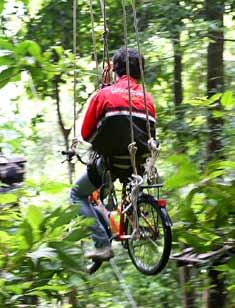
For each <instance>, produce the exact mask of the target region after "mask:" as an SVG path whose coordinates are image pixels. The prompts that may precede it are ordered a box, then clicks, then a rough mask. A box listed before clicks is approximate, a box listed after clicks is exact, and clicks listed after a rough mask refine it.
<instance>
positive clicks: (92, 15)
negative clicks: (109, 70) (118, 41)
mask: <svg viewBox="0 0 235 308" xmlns="http://www.w3.org/2000/svg"><path fill="white" fill-rule="evenodd" d="M89 4H90V18H91V30H92V42H93V53H94V60H95V68H96V83H97V88H98V87H99V64H98V56H97V48H96V35H95V21H94V14H93V6H92V0H89Z"/></svg>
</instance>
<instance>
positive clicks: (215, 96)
mask: <svg viewBox="0 0 235 308" xmlns="http://www.w3.org/2000/svg"><path fill="white" fill-rule="evenodd" d="M221 96H222V93H216V94H214V95H212V96H211V97H210V98H209V99H208V101H209V102H210V104H213V103H215V102H216V101H218V100H219V99H220V98H221Z"/></svg>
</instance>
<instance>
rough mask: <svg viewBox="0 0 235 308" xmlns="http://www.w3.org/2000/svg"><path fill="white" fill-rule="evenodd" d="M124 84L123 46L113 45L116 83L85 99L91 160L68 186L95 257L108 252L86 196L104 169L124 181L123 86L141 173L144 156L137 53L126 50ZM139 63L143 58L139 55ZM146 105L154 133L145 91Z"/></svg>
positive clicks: (127, 129)
mask: <svg viewBox="0 0 235 308" xmlns="http://www.w3.org/2000/svg"><path fill="white" fill-rule="evenodd" d="M128 58H129V71H130V77H129V85H128V76H127V72H126V50H125V49H124V48H121V49H119V50H118V51H117V52H116V53H115V55H114V57H113V72H114V73H115V77H116V82H115V83H114V84H113V85H111V86H107V87H105V88H103V89H101V90H98V91H97V92H95V93H94V94H93V95H92V97H91V98H90V102H89V106H88V109H87V111H86V114H85V117H84V120H83V124H82V130H81V134H82V137H83V139H84V140H85V141H87V142H89V143H91V145H92V149H93V150H94V152H95V153H96V155H94V156H93V158H94V159H93V161H92V163H91V164H89V165H88V167H87V169H86V170H85V172H84V173H83V174H82V175H81V176H80V177H79V178H78V180H77V181H76V183H75V185H74V187H73V188H72V190H71V194H70V197H71V201H72V203H73V204H79V206H80V210H79V213H80V214H81V215H83V216H85V217H92V218H94V223H93V224H92V226H91V230H92V238H93V240H94V243H95V249H94V250H93V251H91V252H89V253H87V254H86V257H88V258H92V259H98V260H101V261H104V260H109V259H110V258H112V257H113V251H112V248H111V244H110V241H109V238H108V236H107V233H106V231H105V230H104V227H103V225H102V224H101V223H100V221H99V218H98V217H97V214H96V211H95V209H94V207H93V206H92V204H90V202H89V200H88V197H89V196H90V194H91V193H93V192H94V191H95V190H97V189H99V188H100V187H101V186H102V184H103V183H104V180H105V174H106V170H107V169H108V170H110V173H111V177H112V180H113V181H114V180H115V179H116V178H119V179H120V181H122V182H125V181H126V180H127V179H128V177H129V176H131V174H132V172H133V170H132V165H131V159H130V156H129V152H128V145H129V144H130V143H131V126H130V110H129V108H130V107H129V104H130V102H129V90H128V86H130V95H131V106H132V119H133V132H134V140H135V142H136V146H137V152H136V165H137V166H136V167H137V170H138V173H140V174H141V172H142V168H143V164H144V162H145V160H146V158H147V156H149V149H148V143H147V142H148V131H147V125H146V111H145V102H144V94H143V89H142V87H141V86H140V85H139V84H138V83H137V80H138V79H140V77H141V71H140V64H139V54H138V52H137V51H135V50H134V49H128ZM142 62H143V65H144V59H143V57H142ZM146 103H147V110H148V114H149V123H150V128H151V135H152V137H153V138H154V137H155V109H154V104H153V101H152V99H151V97H150V95H149V94H146Z"/></svg>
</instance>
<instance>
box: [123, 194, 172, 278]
mask: <svg viewBox="0 0 235 308" xmlns="http://www.w3.org/2000/svg"><path fill="white" fill-rule="evenodd" d="M137 209H138V210H137V211H138V225H139V227H138V228H137V232H134V234H133V222H132V219H131V218H130V219H128V221H127V228H126V232H127V233H126V234H127V235H132V237H131V238H130V239H128V241H127V247H128V253H129V256H130V258H131V260H132V262H133V264H134V265H135V267H136V268H137V269H138V270H139V271H140V272H142V273H143V274H145V275H156V274H158V273H159V272H160V271H162V270H163V268H164V267H165V266H166V264H167V262H168V259H169V256H170V252H171V242H172V239H171V225H170V221H169V218H168V216H167V213H166V209H165V208H160V207H158V206H157V204H156V201H155V200H154V199H153V197H151V196H148V195H143V196H141V198H139V200H138V202H137Z"/></svg>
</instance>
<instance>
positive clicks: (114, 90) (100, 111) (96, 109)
mask: <svg viewBox="0 0 235 308" xmlns="http://www.w3.org/2000/svg"><path fill="white" fill-rule="evenodd" d="M130 90H131V105H132V116H133V118H139V119H144V120H146V112H145V105H144V95H143V90H142V86H140V85H139V84H138V83H137V82H136V80H135V79H133V78H131V77H130ZM146 99H147V109H148V113H149V120H150V122H152V124H153V123H155V109H154V104H153V101H152V98H151V96H150V95H149V94H148V93H147V94H146ZM129 114H130V112H129V100H128V78H127V76H126V75H125V76H122V77H121V78H120V79H118V81H117V82H116V83H114V84H113V85H112V86H109V87H106V88H103V89H101V90H99V91H98V92H95V93H94V94H93V95H92V96H91V98H90V103H89V106H88V109H87V111H86V114H85V117H84V120H83V124H82V129H81V134H82V137H83V139H84V140H85V141H88V142H92V141H93V139H94V138H95V136H96V134H97V130H98V129H99V127H100V126H101V125H102V123H103V121H104V120H105V119H106V118H109V117H112V116H125V117H126V116H128V115H129Z"/></svg>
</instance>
